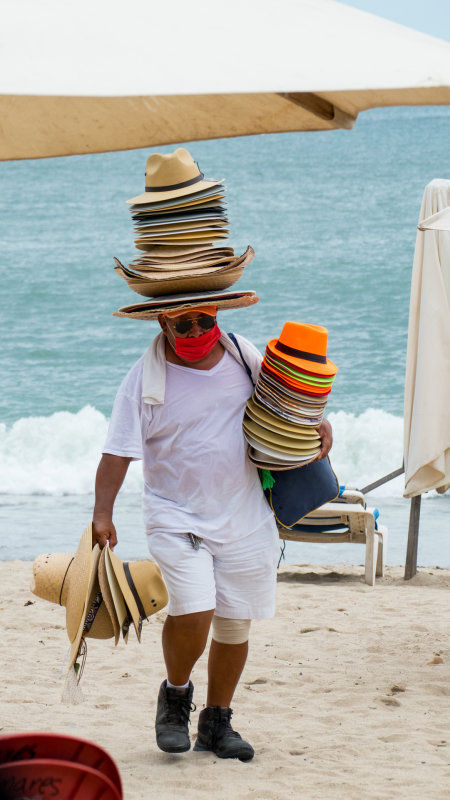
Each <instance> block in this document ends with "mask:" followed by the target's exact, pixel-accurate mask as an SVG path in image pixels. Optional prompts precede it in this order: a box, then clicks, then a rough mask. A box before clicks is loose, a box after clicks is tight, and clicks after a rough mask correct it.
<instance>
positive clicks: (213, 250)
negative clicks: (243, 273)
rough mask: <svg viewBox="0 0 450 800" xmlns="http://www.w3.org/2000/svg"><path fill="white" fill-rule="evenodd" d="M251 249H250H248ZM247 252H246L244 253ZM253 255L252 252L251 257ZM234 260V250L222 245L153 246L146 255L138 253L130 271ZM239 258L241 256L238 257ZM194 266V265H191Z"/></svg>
mask: <svg viewBox="0 0 450 800" xmlns="http://www.w3.org/2000/svg"><path fill="white" fill-rule="evenodd" d="M250 249H252V248H250ZM246 252H247V251H246ZM254 255H255V253H254V251H253V252H252V257H253V256H254ZM219 258H227V259H232V258H235V255H234V249H233V248H232V247H225V246H224V245H222V244H220V245H214V247H205V246H204V245H189V246H188V247H180V246H178V245H155V247H152V249H151V250H147V252H146V253H139V256H138V257H137V258H136V259H135V261H134V262H133V264H130V269H132V268H133V267H134V268H135V267H136V264H150V265H152V266H153V265H155V266H156V265H158V264H159V265H161V266H162V267H165V265H167V264H169V265H170V267H171V268H173V266H174V265H175V264H176V263H179V264H180V265H181V267H182V268H184V266H185V265H186V264H188V263H190V262H195V261H200V262H205V261H206V262H209V261H210V262H211V263H215V260H216V259H219ZM239 258H241V256H239ZM192 266H194V264H192Z"/></svg>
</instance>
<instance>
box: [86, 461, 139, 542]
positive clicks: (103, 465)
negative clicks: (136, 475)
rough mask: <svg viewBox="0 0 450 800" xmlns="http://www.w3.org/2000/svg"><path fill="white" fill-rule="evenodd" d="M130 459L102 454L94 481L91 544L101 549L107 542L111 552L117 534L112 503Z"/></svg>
mask: <svg viewBox="0 0 450 800" xmlns="http://www.w3.org/2000/svg"><path fill="white" fill-rule="evenodd" d="M130 461H131V458H124V457H123V456H113V455H111V454H110V453H103V455H102V457H101V460H100V463H99V465H98V469H97V476H96V479H95V506H94V513H93V516H92V522H93V525H92V534H93V536H92V538H93V543H94V544H95V543H96V542H98V544H99V546H100V547H101V548H103V547H105V545H106V543H107V541H109V546H110V547H111V549H112V550H113V549H114V547H115V546H116V544H117V533H116V529H115V526H114V523H113V520H112V517H113V508H114V502H115V499H116V497H117V494H118V491H119V489H120V487H121V486H122V483H123V482H124V479H125V475H126V474H127V469H128V466H129V464H130Z"/></svg>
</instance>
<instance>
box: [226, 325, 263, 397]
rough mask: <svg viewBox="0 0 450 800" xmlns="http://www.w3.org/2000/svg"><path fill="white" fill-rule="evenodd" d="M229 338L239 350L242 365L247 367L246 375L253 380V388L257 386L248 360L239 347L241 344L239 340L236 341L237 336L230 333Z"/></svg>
mask: <svg viewBox="0 0 450 800" xmlns="http://www.w3.org/2000/svg"><path fill="white" fill-rule="evenodd" d="M228 336H229V337H230V339H231V341H232V342H233V344H234V346H235V348H236V349H237V351H238V353H239V355H240V357H241V361H242V364H243V365H244V367H245V371H246V373H247V375H248V377H249V378H250V380H251V382H252V384H253V386H256V384H255V381H254V380H253V375H252V371H251V369H250V367H249V365H248V364H247V362H246V360H245V358H244V356H243V355H242V350H241V348H240V347H239V342H238V340H237V339H236V336H235V335H234V333H229V334H228Z"/></svg>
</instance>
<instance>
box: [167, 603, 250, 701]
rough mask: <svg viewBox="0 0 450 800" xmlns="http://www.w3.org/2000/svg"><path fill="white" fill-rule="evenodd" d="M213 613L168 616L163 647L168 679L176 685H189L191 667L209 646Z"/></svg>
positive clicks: (212, 611)
mask: <svg viewBox="0 0 450 800" xmlns="http://www.w3.org/2000/svg"><path fill="white" fill-rule="evenodd" d="M213 614H214V610H211V611H200V612H198V613H197V614H181V615H180V616H177V617H173V616H170V615H168V616H167V618H166V621H165V623H164V628H163V634H162V645H163V653H164V661H165V662H166V668H167V677H168V679H169V681H170V683H172V684H173V685H174V686H183V685H184V684H185V683H187V682H188V680H189V678H190V675H191V672H192V667H193V666H194V664H195V663H196V662H197V661H198V659H199V658H200V656H201V654H202V653H203V651H204V649H205V647H206V642H207V639H208V633H209V629H210V626H211V620H212V618H213ZM241 669H242V668H241Z"/></svg>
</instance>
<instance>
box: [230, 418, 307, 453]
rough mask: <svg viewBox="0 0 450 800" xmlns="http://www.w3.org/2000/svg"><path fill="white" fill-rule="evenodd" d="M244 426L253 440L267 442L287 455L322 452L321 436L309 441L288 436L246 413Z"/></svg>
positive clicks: (261, 442) (266, 443)
mask: <svg viewBox="0 0 450 800" xmlns="http://www.w3.org/2000/svg"><path fill="white" fill-rule="evenodd" d="M242 427H243V429H244V433H245V434H246V435H248V436H250V437H251V439H252V441H256V442H259V443H260V444H265V445H267V446H269V447H271V448H272V449H273V450H275V451H278V452H280V453H281V454H283V453H285V454H286V455H293V456H294V455H296V454H298V455H299V456H302V457H303V456H308V455H309V456H314V455H316V454H317V453H318V452H320V448H321V444H320V438H319V437H317V439H312V440H311V441H309V440H307V439H300V438H298V437H294V436H288V435H285V434H284V432H283V431H282V430H280V429H278V430H276V431H275V430H269V429H268V428H265V427H263V426H262V425H259V424H258V423H257V422H255V421H254V420H252V419H250V418H249V417H248V416H246V415H244V419H243V422H242Z"/></svg>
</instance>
